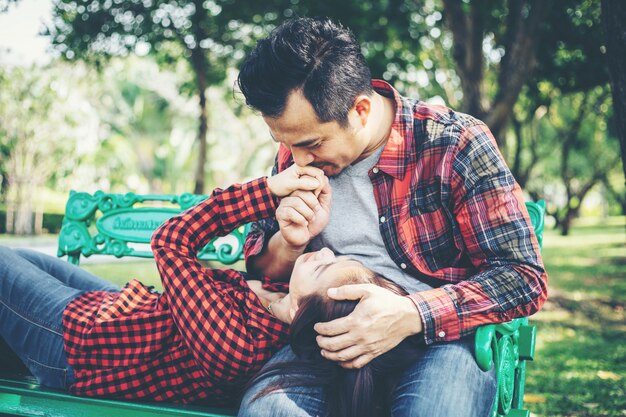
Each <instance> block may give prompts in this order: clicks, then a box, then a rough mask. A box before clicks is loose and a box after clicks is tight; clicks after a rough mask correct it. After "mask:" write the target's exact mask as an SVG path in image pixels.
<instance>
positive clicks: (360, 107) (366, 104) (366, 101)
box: [352, 94, 372, 126]
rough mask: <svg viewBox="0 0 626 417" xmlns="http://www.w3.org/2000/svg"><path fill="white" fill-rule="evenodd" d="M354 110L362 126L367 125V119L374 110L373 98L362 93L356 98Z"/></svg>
mask: <svg viewBox="0 0 626 417" xmlns="http://www.w3.org/2000/svg"><path fill="white" fill-rule="evenodd" d="M352 110H354V112H355V113H356V115H357V117H358V118H359V121H360V122H361V126H365V125H366V124H367V119H368V118H369V116H370V113H371V111H372V98H371V97H370V96H367V95H365V94H361V95H360V96H358V97H357V98H356V100H354V105H353V106H352Z"/></svg>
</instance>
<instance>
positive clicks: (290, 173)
mask: <svg viewBox="0 0 626 417" xmlns="http://www.w3.org/2000/svg"><path fill="white" fill-rule="evenodd" d="M267 185H268V187H269V189H270V192H271V193H272V194H273V195H275V196H276V197H284V196H286V195H289V194H291V193H292V192H294V191H296V190H303V191H314V192H315V193H316V194H319V192H320V190H321V189H322V187H323V186H324V171H322V170H321V169H319V168H315V167H311V166H304V167H301V166H298V165H296V164H293V165H292V166H290V167H289V168H287V169H286V170H284V171H283V172H281V173H279V174H276V175H274V176H272V177H269V178H268V179H267Z"/></svg>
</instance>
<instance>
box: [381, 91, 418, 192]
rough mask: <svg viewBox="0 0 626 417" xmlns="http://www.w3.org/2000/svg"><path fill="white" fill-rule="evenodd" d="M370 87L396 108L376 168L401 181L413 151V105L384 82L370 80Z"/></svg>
mask: <svg viewBox="0 0 626 417" xmlns="http://www.w3.org/2000/svg"><path fill="white" fill-rule="evenodd" d="M372 87H374V91H376V92H377V93H378V94H380V95H381V96H384V97H387V98H392V99H393V100H394V102H395V106H396V117H395V118H394V121H393V125H392V126H391V133H390V134H389V139H388V140H387V143H386V144H385V148H384V149H383V152H382V153H381V155H380V159H379V160H378V164H376V167H377V168H378V169H380V170H381V171H383V172H385V173H386V174H388V175H391V176H392V177H393V178H395V179H397V180H400V181H402V180H403V179H404V175H405V174H406V170H407V167H408V165H409V161H410V158H411V157H412V155H411V154H412V153H413V152H412V150H413V149H414V146H413V141H414V140H415V138H414V136H413V105H412V104H411V103H410V102H409V101H408V100H407V99H405V98H403V97H402V96H401V95H400V94H399V93H398V92H397V91H396V90H395V89H394V88H393V87H392V86H391V85H390V84H389V83H388V82H386V81H382V80H372Z"/></svg>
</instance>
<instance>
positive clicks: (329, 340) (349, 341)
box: [315, 333, 356, 361]
mask: <svg viewBox="0 0 626 417" xmlns="http://www.w3.org/2000/svg"><path fill="white" fill-rule="evenodd" d="M315 340H316V341H317V345H318V346H319V347H320V349H322V350H324V351H326V352H327V353H333V352H339V351H342V350H344V349H347V348H350V347H353V346H354V345H355V344H356V340H355V339H354V337H353V336H352V335H351V334H350V333H344V334H341V335H339V336H334V337H326V336H321V335H318V336H317V337H316V338H315ZM349 359H352V358H345V359H337V360H341V361H345V360H349Z"/></svg>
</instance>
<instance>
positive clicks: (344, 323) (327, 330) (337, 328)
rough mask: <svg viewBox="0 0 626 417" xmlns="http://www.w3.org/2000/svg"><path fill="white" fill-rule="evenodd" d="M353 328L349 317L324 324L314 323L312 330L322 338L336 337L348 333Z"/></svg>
mask: <svg viewBox="0 0 626 417" xmlns="http://www.w3.org/2000/svg"><path fill="white" fill-rule="evenodd" d="M353 327H354V323H353V321H352V318H351V317H350V316H346V317H342V318H339V319H336V320H333V321H327V322H325V323H316V324H315V326H313V329H314V330H315V331H316V332H317V333H319V334H320V335H322V336H327V337H329V336H338V335H340V334H344V333H348V332H349V331H350V330H351V329H352V328H353Z"/></svg>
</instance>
